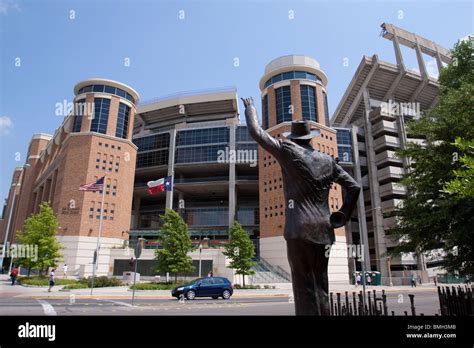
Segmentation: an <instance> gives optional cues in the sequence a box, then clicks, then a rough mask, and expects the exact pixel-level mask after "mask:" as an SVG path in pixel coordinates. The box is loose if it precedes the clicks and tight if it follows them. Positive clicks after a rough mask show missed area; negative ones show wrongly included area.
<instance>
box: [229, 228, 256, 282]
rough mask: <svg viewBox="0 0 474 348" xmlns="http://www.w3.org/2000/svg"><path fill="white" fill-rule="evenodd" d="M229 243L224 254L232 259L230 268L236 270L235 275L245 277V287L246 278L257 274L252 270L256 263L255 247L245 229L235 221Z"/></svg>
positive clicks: (230, 232)
mask: <svg viewBox="0 0 474 348" xmlns="http://www.w3.org/2000/svg"><path fill="white" fill-rule="evenodd" d="M229 239H230V240H229V243H227V244H226V246H225V251H224V252H223V254H224V255H225V256H227V257H228V258H229V259H230V264H229V268H233V269H235V273H237V274H240V275H242V276H243V284H242V285H243V286H245V276H246V275H250V274H255V271H254V270H253V269H252V267H253V266H255V262H253V261H252V258H253V257H254V256H255V247H254V245H253V243H252V241H251V240H250V237H249V235H248V233H247V232H245V230H244V228H243V227H242V225H241V224H239V223H238V222H237V221H234V223H233V225H232V227H231V228H230V231H229Z"/></svg>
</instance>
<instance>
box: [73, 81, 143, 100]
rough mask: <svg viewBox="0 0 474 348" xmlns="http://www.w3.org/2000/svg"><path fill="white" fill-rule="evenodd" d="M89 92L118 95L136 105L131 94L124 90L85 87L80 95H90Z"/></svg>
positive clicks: (80, 91) (103, 86)
mask: <svg viewBox="0 0 474 348" xmlns="http://www.w3.org/2000/svg"><path fill="white" fill-rule="evenodd" d="M88 92H98V93H108V94H115V95H118V96H120V97H122V98H126V99H128V100H129V101H131V102H132V103H134V104H135V103H136V102H135V99H134V98H133V96H132V95H131V94H130V93H128V92H126V91H124V90H123V89H120V88H117V87H112V86H105V85H91V86H85V87H82V88H81V89H80V90H79V93H78V94H82V93H88Z"/></svg>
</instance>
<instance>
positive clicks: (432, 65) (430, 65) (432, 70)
mask: <svg viewBox="0 0 474 348" xmlns="http://www.w3.org/2000/svg"><path fill="white" fill-rule="evenodd" d="M426 71H427V72H428V75H429V76H431V77H434V78H438V76H439V71H438V63H436V59H434V58H433V59H431V60H429V61H428V62H427V63H426Z"/></svg>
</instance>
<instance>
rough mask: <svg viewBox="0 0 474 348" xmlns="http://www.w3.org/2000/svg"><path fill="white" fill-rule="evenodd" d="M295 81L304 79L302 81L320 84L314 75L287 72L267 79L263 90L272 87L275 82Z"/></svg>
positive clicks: (304, 72)
mask: <svg viewBox="0 0 474 348" xmlns="http://www.w3.org/2000/svg"><path fill="white" fill-rule="evenodd" d="M295 79H301V80H303V79H304V80H311V81H319V82H321V79H320V78H319V77H317V76H316V75H315V74H311V73H308V72H306V71H288V72H284V73H281V74H278V75H275V76H273V77H271V78H269V79H268V80H267V81H266V82H265V88H267V87H268V86H271V85H273V84H274V83H275V82H278V81H284V80H295Z"/></svg>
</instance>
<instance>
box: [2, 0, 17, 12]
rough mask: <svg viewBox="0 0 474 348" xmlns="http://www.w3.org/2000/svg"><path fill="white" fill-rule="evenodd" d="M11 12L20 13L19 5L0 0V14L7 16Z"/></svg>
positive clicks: (7, 0)
mask: <svg viewBox="0 0 474 348" xmlns="http://www.w3.org/2000/svg"><path fill="white" fill-rule="evenodd" d="M11 10H16V11H20V5H18V4H17V3H16V2H14V1H13V0H0V14H2V15H7V14H8V12H9V11H11Z"/></svg>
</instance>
